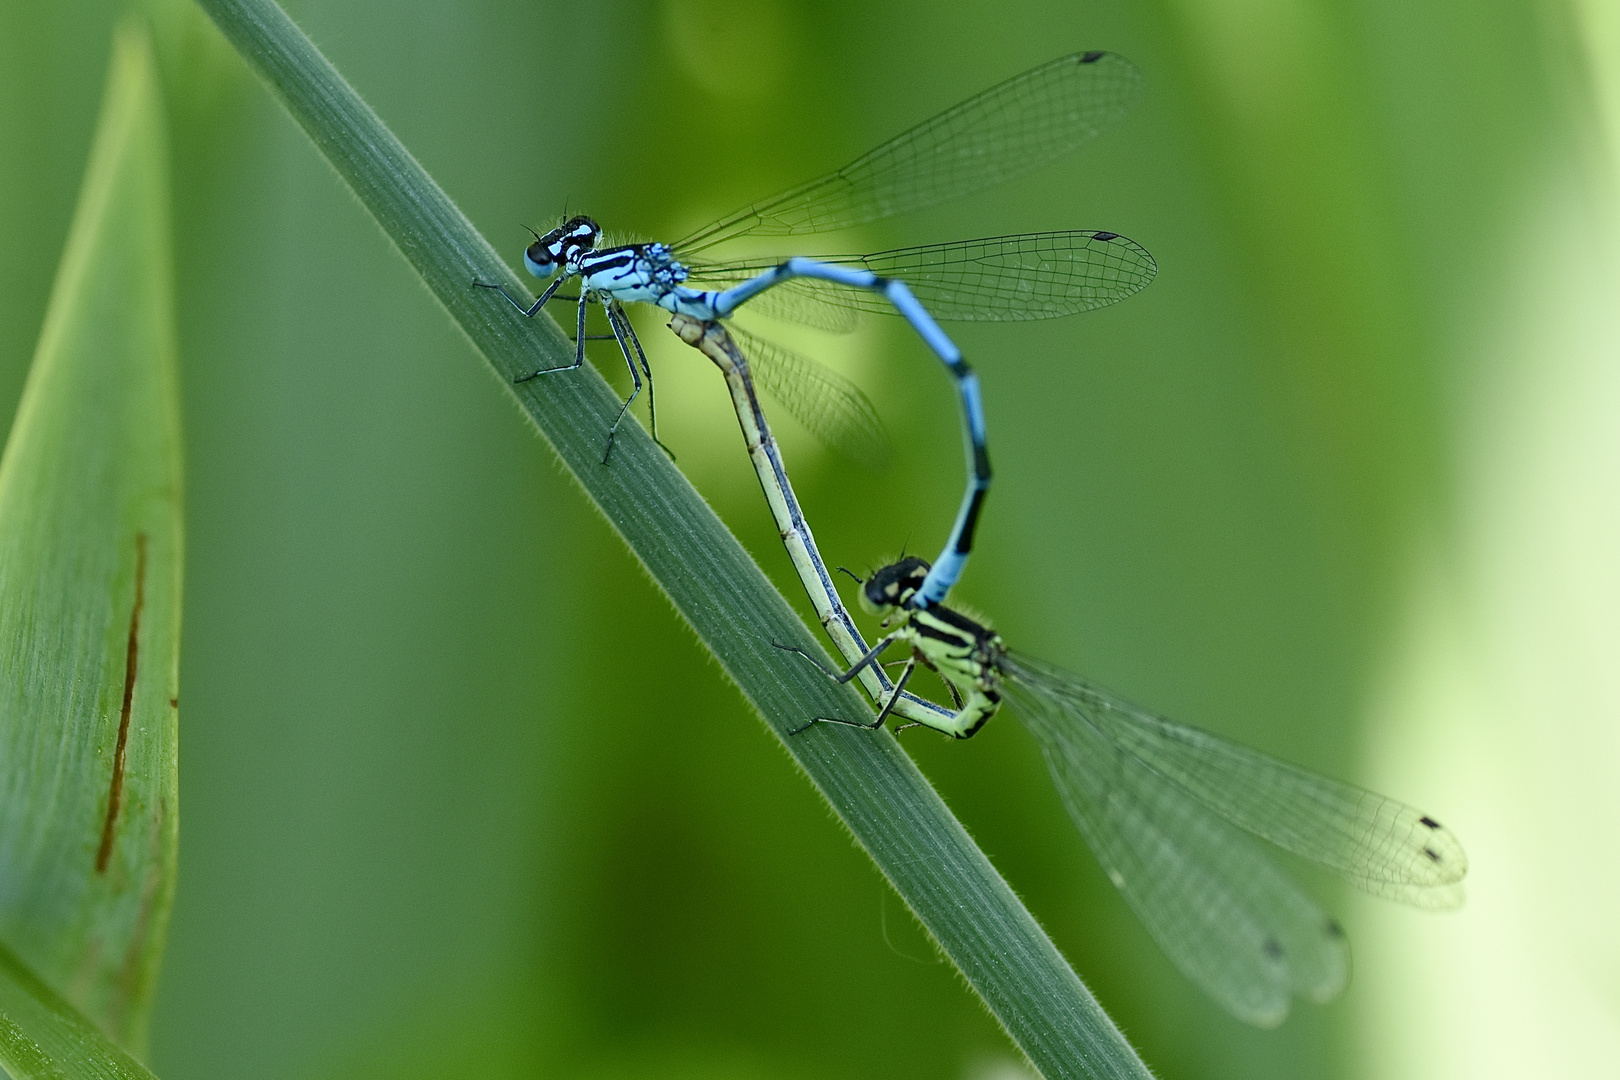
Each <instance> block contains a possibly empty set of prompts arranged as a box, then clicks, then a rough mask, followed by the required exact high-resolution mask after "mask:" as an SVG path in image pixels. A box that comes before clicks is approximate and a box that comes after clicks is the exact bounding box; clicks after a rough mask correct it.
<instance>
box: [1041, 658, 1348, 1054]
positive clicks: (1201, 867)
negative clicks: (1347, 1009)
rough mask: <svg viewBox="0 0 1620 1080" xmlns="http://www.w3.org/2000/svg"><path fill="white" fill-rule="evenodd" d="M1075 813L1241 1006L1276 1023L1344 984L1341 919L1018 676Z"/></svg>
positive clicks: (1173, 940)
mask: <svg viewBox="0 0 1620 1080" xmlns="http://www.w3.org/2000/svg"><path fill="white" fill-rule="evenodd" d="M1009 689H1010V690H1011V693H1012V696H1013V698H1014V700H1015V702H1016V703H1017V704H1018V705H1019V706H1021V709H1020V715H1021V717H1022V718H1023V720H1024V722H1025V724H1026V725H1027V726H1028V727H1029V730H1030V731H1031V733H1032V734H1034V736H1035V738H1036V740H1037V741H1038V742H1039V743H1040V744H1041V749H1042V751H1043V752H1044V754H1045V756H1046V761H1047V764H1048V765H1049V766H1050V767H1051V770H1052V779H1053V781H1054V782H1055V783H1056V785H1057V789H1058V792H1059V794H1061V795H1062V797H1063V802H1064V805H1065V806H1067V807H1068V810H1069V815H1070V816H1071V817H1072V818H1073V819H1074V822H1075V825H1076V826H1078V827H1079V829H1080V833H1081V835H1082V836H1084V837H1085V839H1086V843H1087V844H1088V845H1089V846H1090V847H1091V850H1092V852H1093V853H1094V854H1095V855H1096V856H1097V861H1098V862H1099V863H1101V864H1102V866H1103V869H1104V870H1106V871H1107V873H1108V876H1109V878H1110V879H1111V880H1112V881H1113V882H1114V885H1115V886H1116V887H1117V888H1118V889H1119V891H1120V892H1121V894H1123V895H1124V897H1125V900H1126V902H1127V903H1128V904H1130V906H1131V908H1132V910H1134V911H1135V912H1136V914H1137V917H1138V918H1140V919H1141V920H1142V925H1143V926H1145V927H1147V929H1148V932H1149V933H1151V934H1152V935H1153V938H1154V940H1155V941H1157V942H1158V943H1159V947H1160V948H1161V949H1163V950H1164V952H1165V955H1166V956H1168V957H1169V958H1170V959H1171V961H1173V962H1174V963H1175V965H1176V966H1177V967H1178V968H1180V969H1181V970H1182V972H1183V973H1184V974H1186V976H1187V977H1188V978H1189V979H1191V980H1192V981H1193V982H1194V983H1196V984H1197V985H1198V986H1199V987H1201V988H1202V989H1203V990H1204V992H1205V993H1207V994H1209V995H1210V996H1211V997H1212V998H1214V999H1215V1000H1216V1001H1218V1002H1220V1003H1221V1005H1222V1006H1223V1007H1224V1008H1226V1009H1227V1010H1228V1011H1229V1012H1231V1013H1232V1015H1234V1016H1236V1017H1238V1018H1239V1019H1240V1020H1244V1021H1246V1022H1248V1023H1251V1024H1256V1025H1258V1026H1260V1027H1275V1026H1276V1025H1277V1024H1280V1023H1282V1021H1283V1019H1284V1017H1286V1016H1287V1015H1288V1007H1289V1004H1290V999H1291V997H1292V996H1294V995H1299V996H1303V997H1307V998H1310V999H1312V1000H1315V1001H1327V1000H1330V999H1332V998H1333V997H1334V996H1336V995H1337V994H1338V993H1339V991H1340V990H1342V989H1343V988H1344V984H1345V979H1346V977H1347V974H1348V970H1349V950H1348V947H1347V946H1346V943H1345V940H1344V934H1343V932H1342V931H1341V930H1340V929H1339V927H1338V925H1337V924H1336V923H1335V922H1334V921H1333V920H1332V919H1331V918H1329V917H1328V915H1327V914H1326V913H1325V912H1324V911H1322V909H1321V908H1320V907H1318V906H1317V905H1316V903H1315V901H1313V900H1312V899H1311V898H1310V896H1309V895H1307V894H1306V893H1305V891H1304V890H1303V889H1302V888H1301V887H1300V886H1299V884H1298V883H1297V882H1295V881H1294V880H1293V879H1292V878H1290V877H1289V876H1288V875H1287V874H1286V873H1284V872H1283V871H1282V870H1281V869H1280V868H1279V867H1278V866H1277V864H1276V863H1275V862H1273V861H1272V860H1271V859H1270V858H1269V857H1267V855H1266V854H1265V853H1264V852H1263V851H1261V850H1260V848H1259V846H1258V845H1257V844H1256V843H1255V842H1254V841H1252V840H1250V839H1249V838H1248V837H1246V836H1245V835H1243V833H1242V832H1241V831H1239V830H1238V829H1236V828H1234V827H1233V826H1231V825H1229V824H1227V823H1226V822H1225V821H1223V820H1221V819H1220V818H1218V817H1216V816H1215V815H1213V814H1211V813H1210V812H1209V811H1208V810H1206V809H1204V808H1203V807H1202V806H1200V805H1198V803H1197V802H1195V801H1194V800H1193V799H1192V798H1191V797H1189V796H1188V795H1187V794H1186V793H1185V792H1183V791H1181V790H1180V789H1178V788H1177V787H1176V786H1175V785H1174V784H1172V783H1169V782H1167V781H1166V780H1164V779H1163V778H1162V777H1160V776H1158V775H1157V774H1156V773H1154V772H1153V770H1151V769H1149V768H1148V767H1147V766H1146V765H1144V764H1143V763H1142V762H1141V761H1140V760H1139V759H1137V758H1136V757H1134V756H1133V755H1131V754H1130V753H1128V752H1126V751H1123V750H1121V749H1120V748H1119V747H1117V746H1115V745H1114V744H1113V743H1112V742H1111V741H1110V740H1109V739H1108V737H1107V736H1106V735H1105V734H1104V732H1103V730H1102V728H1101V727H1099V726H1097V725H1094V724H1092V723H1090V722H1089V719H1088V717H1087V715H1086V714H1083V713H1077V712H1076V711H1075V710H1074V709H1073V707H1072V706H1071V705H1070V703H1069V702H1068V701H1067V700H1066V699H1064V698H1062V697H1061V696H1059V695H1049V694H1046V693H1044V692H1039V691H1032V690H1031V689H1030V688H1029V687H1027V686H1024V685H1021V684H1019V683H1017V682H1015V683H1013V684H1011V686H1010V687H1009Z"/></svg>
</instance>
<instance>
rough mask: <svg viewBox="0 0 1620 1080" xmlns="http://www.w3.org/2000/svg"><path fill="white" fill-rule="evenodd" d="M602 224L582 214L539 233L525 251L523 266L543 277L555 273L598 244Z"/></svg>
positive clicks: (536, 275) (535, 274) (538, 276)
mask: <svg viewBox="0 0 1620 1080" xmlns="http://www.w3.org/2000/svg"><path fill="white" fill-rule="evenodd" d="M601 235H602V227H601V226H600V225H598V224H597V223H596V222H594V221H592V220H591V219H590V218H588V217H586V216H585V215H583V214H580V215H577V216H575V217H571V218H569V219H568V220H567V221H565V222H563V223H562V224H561V225H559V226H557V227H556V228H555V229H552V230H551V231H550V232H548V233H546V234H545V235H544V236H536V237H535V239H534V243H532V244H530V245H529V247H528V249H527V250H526V251H524V252H523V266H524V268H525V269H527V270H528V271H529V273H531V274H533V275H534V276H535V277H537V278H541V279H542V280H543V279H545V278H549V277H552V276H554V275H555V274H556V273H557V272H558V271H559V270H561V269H563V268H564V267H565V266H567V265H568V263H569V260H570V259H571V258H572V257H576V256H577V255H580V254H583V253H585V252H587V251H590V250H592V249H594V248H595V247H596V241H597V240H598V238H600V237H601Z"/></svg>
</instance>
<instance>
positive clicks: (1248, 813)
mask: <svg viewBox="0 0 1620 1080" xmlns="http://www.w3.org/2000/svg"><path fill="white" fill-rule="evenodd" d="M1009 665H1010V671H1011V672H1012V675H1013V678H1014V680H1015V681H1017V682H1018V683H1019V684H1020V685H1021V686H1023V687H1025V688H1026V691H1027V692H1026V696H1027V697H1029V698H1031V699H1032V700H1039V701H1043V702H1045V703H1046V706H1047V709H1048V712H1054V711H1055V712H1061V713H1063V714H1065V715H1066V716H1067V717H1069V720H1070V722H1069V723H1068V725H1067V727H1068V728H1071V729H1074V730H1080V729H1088V730H1095V731H1096V732H1099V733H1100V734H1101V735H1102V736H1103V737H1104V738H1106V739H1107V740H1108V743H1109V744H1110V745H1111V746H1112V747H1113V748H1114V749H1115V750H1116V751H1118V752H1119V753H1122V754H1126V755H1129V756H1130V757H1131V758H1132V759H1134V760H1135V761H1137V762H1139V763H1140V764H1141V765H1142V766H1143V767H1144V768H1145V769H1147V770H1149V771H1150V772H1151V774H1152V775H1153V776H1155V777H1157V778H1159V781H1160V782H1161V783H1162V784H1165V785H1171V786H1174V787H1175V788H1176V789H1178V790H1179V791H1181V792H1182V793H1184V794H1185V795H1186V796H1187V797H1189V798H1191V799H1193V800H1194V801H1196V802H1197V803H1198V804H1199V805H1200V806H1203V807H1205V808H1207V809H1208V810H1210V811H1212V812H1213V813H1215V814H1218V815H1220V817H1222V818H1224V819H1225V820H1226V821H1228V822H1230V823H1231V824H1233V825H1236V826H1238V827H1239V828H1241V829H1244V830H1247V831H1248V832H1251V833H1253V834H1255V835H1256V836H1259V837H1261V838H1263V839H1265V840H1268V841H1270V842H1271V843H1273V844H1276V845H1277V846H1278V847H1280V848H1282V849H1284V850H1285V851H1289V852H1292V853H1294V854H1296V855H1299V856H1300V857H1302V858H1305V859H1309V860H1310V861H1312V862H1315V863H1318V864H1320V865H1322V866H1325V867H1327V868H1329V869H1331V870H1334V871H1336V872H1337V873H1338V874H1339V875H1340V876H1342V877H1343V878H1344V879H1345V880H1347V881H1349V882H1350V883H1351V884H1352V885H1355V886H1357V887H1358V888H1361V889H1364V890H1366V891H1367V892H1370V893H1372V894H1374V895H1375V896H1383V897H1388V898H1390V899H1393V900H1400V901H1403V902H1405V903H1409V904H1414V905H1417V906H1418V907H1424V908H1430V909H1446V908H1454V907H1456V906H1458V905H1459V904H1461V902H1462V886H1461V882H1462V879H1463V877H1464V875H1466V874H1467V872H1468V857H1467V855H1466V854H1464V852H1463V849H1462V844H1461V843H1459V842H1458V840H1457V838H1456V836H1454V835H1453V834H1452V833H1451V831H1450V830H1448V829H1446V828H1445V827H1444V826H1443V825H1441V824H1440V823H1439V822H1438V821H1436V820H1435V819H1434V818H1432V817H1430V816H1428V815H1427V814H1424V813H1423V812H1421V811H1419V810H1416V809H1414V808H1413V807H1410V806H1407V805H1406V804H1405V803H1401V802H1397V801H1396V800H1394V799H1389V798H1385V797H1384V796H1382V795H1378V794H1375V793H1374V792H1371V791H1368V790H1366V789H1365V788H1360V787H1357V786H1355V785H1354V784H1347V783H1344V782H1342V781H1339V780H1334V779H1331V778H1329V777H1326V776H1322V775H1320V774H1318V773H1313V772H1310V771H1308V770H1306V769H1301V768H1299V767H1298V766H1295V765H1290V764H1288V763H1286V762H1283V761H1278V760H1277V759H1276V758H1273V757H1268V756H1267V755H1265V754H1262V753H1260V752H1259V751H1257V750H1251V749H1249V748H1248V747H1246V746H1242V745H1240V744H1238V743H1234V742H1230V741H1228V740H1226V739H1222V738H1220V737H1218V736H1216V735H1212V734H1210V733H1209V732H1207V731H1200V730H1199V729H1197V728H1192V727H1188V726H1186V725H1184V724H1178V723H1176V722H1174V721H1172V720H1166V719H1164V718H1163V717H1159V716H1154V715H1153V714H1152V713H1149V712H1147V711H1145V710H1143V709H1139V708H1137V707H1136V706H1134V705H1130V704H1128V703H1126V702H1123V701H1120V700H1119V699H1118V698H1115V697H1112V696H1111V695H1109V694H1107V693H1105V692H1104V691H1102V690H1099V689H1098V688H1097V687H1095V686H1092V685H1091V684H1090V683H1088V682H1086V681H1085V680H1083V679H1081V678H1079V677H1078V676H1076V675H1073V674H1070V673H1068V672H1065V671H1062V670H1061V669H1058V668H1055V667H1052V666H1051V665H1048V664H1044V663H1042V662H1040V661H1037V660H1031V659H1029V658H1027V657H1024V656H1016V657H1012V658H1010V659H1009Z"/></svg>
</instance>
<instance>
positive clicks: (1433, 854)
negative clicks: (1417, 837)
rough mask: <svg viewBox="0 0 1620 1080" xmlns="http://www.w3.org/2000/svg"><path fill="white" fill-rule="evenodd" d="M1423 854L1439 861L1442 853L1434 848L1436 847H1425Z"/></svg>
mask: <svg viewBox="0 0 1620 1080" xmlns="http://www.w3.org/2000/svg"><path fill="white" fill-rule="evenodd" d="M1423 854H1425V855H1427V856H1428V857H1429V858H1430V859H1431V860H1433V861H1434V862H1439V861H1440V853H1439V852H1438V851H1436V850H1434V848H1432V847H1426V848H1424V849H1423Z"/></svg>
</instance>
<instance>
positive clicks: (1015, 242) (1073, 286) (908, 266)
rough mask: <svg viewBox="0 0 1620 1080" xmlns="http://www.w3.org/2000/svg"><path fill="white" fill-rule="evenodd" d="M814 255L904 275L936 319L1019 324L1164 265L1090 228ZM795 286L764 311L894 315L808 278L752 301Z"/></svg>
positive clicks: (1144, 280) (707, 274)
mask: <svg viewBox="0 0 1620 1080" xmlns="http://www.w3.org/2000/svg"><path fill="white" fill-rule="evenodd" d="M816 259H817V261H819V262H826V263H834V264H837V265H842V266H859V267H863V268H864V269H867V270H871V271H872V272H873V273H876V274H880V275H882V276H884V277H893V278H899V279H900V280H902V281H904V282H905V283H906V284H907V285H908V286H910V288H911V291H912V292H913V293H915V294H916V296H917V299H919V300H921V301H922V303H923V306H924V307H926V308H927V309H928V310H929V312H930V313H931V314H932V315H933V316H934V317H935V318H936V319H942V320H947V321H963V322H966V321H974V322H1021V321H1027V320H1032V319H1053V318H1057V317H1059V316H1063V315H1073V314H1075V313H1076V312H1081V311H1091V310H1092V309H1094V308H1100V307H1104V306H1106V305H1108V304H1112V303H1115V302H1116V301H1119V300H1123V299H1125V298H1126V297H1127V296H1131V295H1132V294H1134V293H1137V292H1140V291H1141V290H1142V289H1143V288H1145V287H1146V286H1147V284H1148V282H1150V281H1152V280H1153V278H1154V275H1156V274H1157V273H1158V272H1159V268H1158V265H1157V264H1156V263H1155V262H1154V261H1153V256H1152V255H1150V254H1148V251H1147V249H1146V248H1144V247H1142V246H1141V245H1140V244H1138V243H1136V241H1134V240H1131V239H1129V238H1128V237H1124V236H1121V235H1119V234H1118V233H1111V232H1095V231H1092V230H1088V229H1070V230H1067V231H1063V232H1041V233H1019V234H1017V235H1014V236H990V237H985V238H983V239H980V240H953V241H951V242H949V243H944V244H924V245H922V246H919V247H905V248H895V249H894V250H892V251H879V252H875V253H873V254H871V255H831V256H819V255H818V256H816ZM783 261H785V260H784V259H750V260H748V261H746V262H735V263H726V264H723V265H708V264H697V265H694V266H692V267H690V270H691V277H690V278H689V279H688V280H689V282H691V283H694V284H702V283H706V282H713V283H715V284H717V285H721V284H732V283H735V282H739V281H744V280H746V279H748V278H750V277H753V276H754V275H755V274H758V273H760V272H761V271H763V270H768V269H770V268H771V267H773V266H776V265H778V264H780V263H781V262H783ZM790 289H791V290H792V293H791V300H788V299H787V298H786V297H784V298H782V299H781V300H778V301H776V303H777V304H778V306H777V307H775V308H773V309H767V312H768V313H770V314H773V315H776V316H778V317H782V318H787V319H790V320H793V321H799V322H806V323H810V324H811V325H825V327H826V328H827V329H843V328H844V327H843V326H842V325H841V324H840V323H839V322H838V319H837V317H836V315H831V314H827V313H828V312H836V311H838V310H854V311H875V312H882V313H885V314H891V315H892V314H894V307H893V305H891V304H890V303H889V302H888V301H887V300H885V299H884V298H883V297H882V296H880V295H878V294H877V293H874V292H869V291H867V290H865V289H851V288H847V287H845V286H842V285H834V284H833V283H832V282H828V281H814V280H809V279H804V278H800V279H797V280H794V281H791V282H788V283H786V284H784V285H781V286H778V287H777V288H774V289H768V290H766V291H765V292H764V293H761V294H760V296H759V298H758V300H755V301H752V302H751V306H752V305H753V304H757V303H758V302H759V301H761V300H766V299H767V298H768V297H772V296H774V294H777V293H783V292H785V291H786V290H790ZM846 318H847V316H846Z"/></svg>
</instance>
